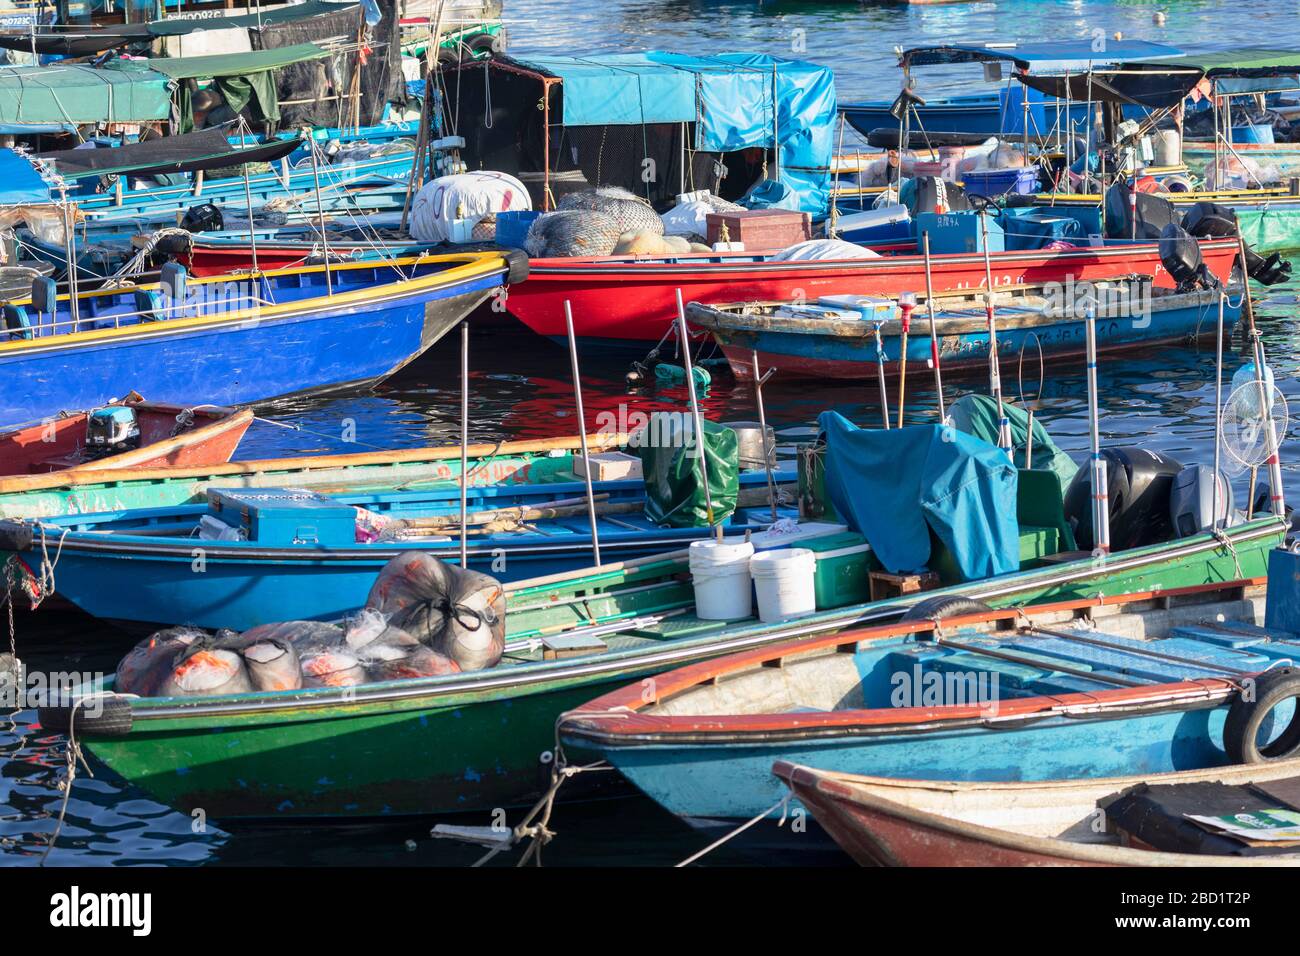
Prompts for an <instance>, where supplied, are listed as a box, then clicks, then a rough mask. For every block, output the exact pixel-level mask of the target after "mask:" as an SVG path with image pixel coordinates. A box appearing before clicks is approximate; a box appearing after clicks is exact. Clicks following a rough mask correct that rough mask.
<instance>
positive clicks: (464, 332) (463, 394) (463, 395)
mask: <svg viewBox="0 0 1300 956" xmlns="http://www.w3.org/2000/svg"><path fill="white" fill-rule="evenodd" d="M468 499H469V322H468V321H466V320H462V321H461V323H460V566H461V568H463V569H468V568H469V538H468V535H469V527H468V525H467V522H468V519H469V515H468V514H467V512H468V511H469V501H468Z"/></svg>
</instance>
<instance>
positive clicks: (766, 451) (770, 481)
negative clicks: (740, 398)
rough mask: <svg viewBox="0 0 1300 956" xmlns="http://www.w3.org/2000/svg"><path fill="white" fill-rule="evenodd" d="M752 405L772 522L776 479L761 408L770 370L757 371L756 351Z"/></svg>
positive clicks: (754, 356) (754, 353)
mask: <svg viewBox="0 0 1300 956" xmlns="http://www.w3.org/2000/svg"><path fill="white" fill-rule="evenodd" d="M752 354H753V362H754V404H755V405H757V406H758V427H759V429H760V430H761V431H762V433H763V470H764V471H766V472H767V496H768V500H769V502H770V503H771V505H772V520H773V521H776V478H775V477H773V475H772V448H770V447H769V446H768V444H767V412H766V410H765V409H764V408H763V383H764V382H766V381H767V380H768V378H769V377H771V375H772V372H775V371H776V369H772V370H771V371H770V372H768V373H767V375H760V374H759V371H758V351H757V350H754V352H753V353H752Z"/></svg>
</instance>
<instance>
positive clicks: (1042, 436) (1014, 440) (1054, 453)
mask: <svg viewBox="0 0 1300 956" xmlns="http://www.w3.org/2000/svg"><path fill="white" fill-rule="evenodd" d="M1002 404H1003V407H1004V408H1005V409H1006V413H1007V420H1008V421H1009V422H1010V423H1011V450H1012V456H1011V457H1012V460H1013V461H1014V462H1015V463H1016V467H1017V468H1024V467H1025V451H1026V449H1027V448H1028V441H1027V436H1028V434H1029V414H1028V412H1026V411H1025V410H1024V409H1023V408H1021V407H1020V406H1018V405H1015V404H1012V403H1011V402H1003V403H1002ZM948 418H949V420H951V421H952V424H953V427H955V428H956V429H957V430H958V431H963V432H966V434H968V435H974V436H975V437H976V438H982V439H983V440H984V441H986V442H988V443H989V444H990V445H996V444H997V443H998V409H997V404H996V403H995V402H994V401H993V399H992V398H990V397H989V396H988V395H975V394H970V395H963V396H962V397H961V398H959V399H957V401H955V402H953V403H952V404H951V405H949V406H948ZM1034 470H1035V471H1051V472H1054V473H1055V474H1056V477H1057V478H1058V479H1060V482H1061V494H1062V495H1064V494H1065V489H1066V488H1068V487H1069V486H1070V481H1071V479H1073V478H1074V473H1075V472H1076V471H1078V470H1079V466H1078V465H1076V464H1075V463H1074V459H1072V458H1071V457H1070V456H1069V455H1067V454H1066V453H1065V452H1063V451H1061V449H1059V448H1057V447H1056V442H1054V441H1052V438H1051V436H1050V435H1048V434H1047V429H1046V428H1044V427H1043V423H1042V422H1041V421H1039V420H1038V419H1037V418H1035V419H1034Z"/></svg>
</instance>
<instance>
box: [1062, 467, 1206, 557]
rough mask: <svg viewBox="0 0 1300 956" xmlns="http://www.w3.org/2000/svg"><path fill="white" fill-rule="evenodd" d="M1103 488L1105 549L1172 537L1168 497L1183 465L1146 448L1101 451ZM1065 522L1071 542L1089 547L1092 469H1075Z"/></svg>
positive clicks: (1165, 539)
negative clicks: (1107, 504)
mask: <svg viewBox="0 0 1300 956" xmlns="http://www.w3.org/2000/svg"><path fill="white" fill-rule="evenodd" d="M1101 456H1102V458H1103V459H1104V461H1105V462H1106V489H1107V496H1108V499H1109V502H1110V546H1111V548H1112V549H1113V550H1115V551H1122V550H1125V549H1128V548H1136V547H1140V546H1141V545H1144V544H1156V543H1158V542H1161V541H1168V540H1169V539H1170V538H1172V537H1173V525H1172V524H1171V523H1170V520H1169V496H1170V492H1171V491H1172V489H1173V484H1174V477H1175V476H1176V475H1177V474H1178V473H1179V472H1180V471H1182V470H1183V466H1182V465H1181V464H1180V463H1179V462H1177V461H1175V460H1174V459H1172V458H1170V457H1168V456H1167V455H1158V454H1156V453H1155V452H1152V451H1147V450H1146V449H1145V448H1106V449H1103V451H1102V453H1101ZM1065 519H1066V521H1068V522H1069V523H1070V526H1071V528H1072V530H1073V531H1074V540H1075V541H1076V542H1077V543H1078V545H1079V547H1080V548H1082V549H1084V550H1085V551H1091V550H1092V549H1093V547H1094V546H1095V545H1094V542H1093V538H1092V469H1091V468H1080V469H1079V471H1078V472H1077V473H1076V474H1075V476H1074V480H1073V481H1071V482H1070V487H1069V488H1067V489H1066V491H1065Z"/></svg>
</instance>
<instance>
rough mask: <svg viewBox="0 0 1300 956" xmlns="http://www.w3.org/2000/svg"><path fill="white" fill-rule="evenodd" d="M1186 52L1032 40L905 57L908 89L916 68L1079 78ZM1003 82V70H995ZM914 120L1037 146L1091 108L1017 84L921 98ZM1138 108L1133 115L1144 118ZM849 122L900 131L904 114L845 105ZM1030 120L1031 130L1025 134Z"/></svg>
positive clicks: (1140, 43) (1139, 43)
mask: <svg viewBox="0 0 1300 956" xmlns="http://www.w3.org/2000/svg"><path fill="white" fill-rule="evenodd" d="M1182 55H1183V54H1182V51H1181V50H1178V49H1177V48H1175V47H1172V46H1168V45H1167V44H1163V43H1151V42H1148V41H1145V40H1107V42H1106V45H1105V49H1104V50H1102V51H1100V52H1099V51H1097V50H1095V49H1093V42H1092V41H1091V40H1066V41H1055V42H1053V41H1036V42H1030V43H1018V42H995V43H954V44H947V45H943V46H931V47H916V48H913V49H910V50H905V51H904V52H903V54H902V56H901V57H900V59H899V66H900V67H902V69H903V77H904V86H905V87H907V86H910V84H911V81H912V76H911V71H912V69H913V68H915V67H918V66H952V65H957V64H968V63H996V64H999V65H1005V66H1006V67H1008V68H1009V69H1010V70H1013V71H1016V72H1018V73H1030V72H1032V73H1035V74H1060V75H1068V74H1079V73H1082V72H1086V71H1087V70H1089V69H1091V68H1092V67H1097V66H1104V65H1111V64H1117V63H1124V62H1128V61H1132V60H1139V59H1140V60H1161V59H1170V58H1176V57H1180V56H1182ZM993 72H994V75H995V77H996V78H997V79H999V80H1000V79H1001V70H1000V69H996V70H994V71H993ZM911 109H912V110H914V111H915V112H914V113H912V117H911V118H912V119H915V120H917V121H919V122H916V123H910V125H911V127H912V128H913V129H917V128H919V129H924V130H929V131H931V132H944V133H976V134H980V135H982V136H1026V135H1027V136H1031V137H1033V138H1034V139H1035V140H1036V141H1037V140H1039V139H1043V138H1047V137H1052V138H1053V139H1055V137H1056V134H1057V133H1058V132H1059V133H1060V134H1061V135H1062V136H1064V135H1068V134H1070V133H1078V132H1080V131H1082V130H1083V129H1084V128H1085V127H1086V125H1087V116H1088V111H1089V104H1088V103H1086V102H1079V101H1075V102H1067V101H1065V100H1061V99H1057V98H1056V97H1054V96H1050V95H1047V94H1044V93H1042V92H1040V91H1038V90H1033V89H1030V88H1027V87H1024V86H1022V85H1021V84H1018V83H1013V82H1011V77H1010V76H1008V77H1007V81H1006V83H1005V84H1004V85H1003V87H1002V88H1001V89H999V90H998V91H997V92H980V93H963V94H957V95H953V96H944V97H927V98H925V99H923V100H922V99H920V98H916V101H915V102H914V104H913V105H912V107H911ZM1134 109H1135V111H1136V112H1135V114H1134V115H1135V116H1136V115H1137V113H1140V109H1139V108H1134ZM840 112H841V113H843V114H844V118H845V120H847V121H848V123H849V125H850V126H852V127H853V128H854V129H856V130H857V131H858V132H860V133H862V134H863V135H864V136H865V135H867V134H869V133H870V132H872V131H873V130H878V129H893V130H897V129H898V128H899V126H900V125H901V122H902V117H901V115H898V114H899V110H898V108H897V107H896V104H895V102H894V101H888V100H879V101H874V102H865V103H849V104H844V105H843V106H841V108H840ZM1026 123H1028V129H1026Z"/></svg>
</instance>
